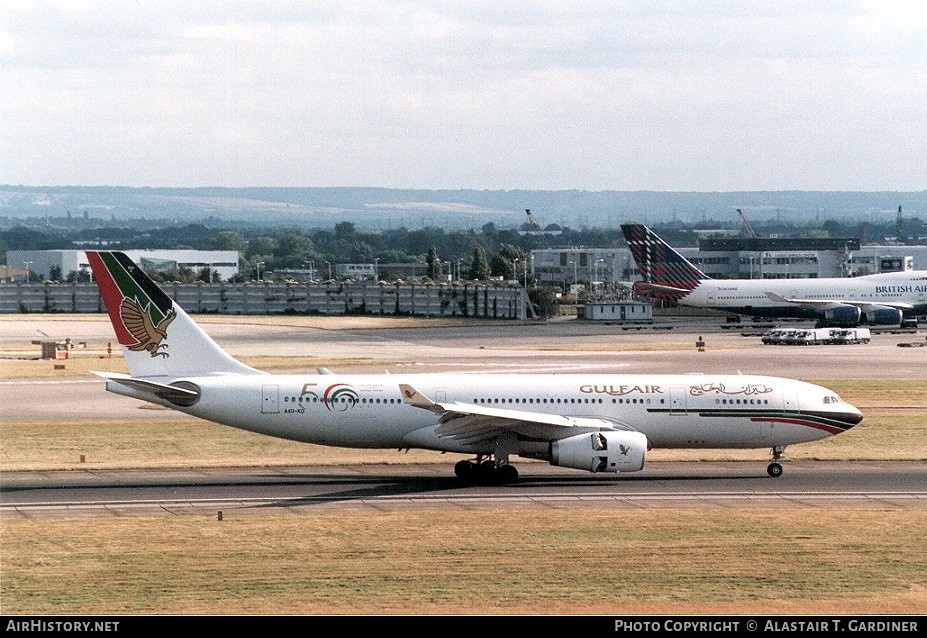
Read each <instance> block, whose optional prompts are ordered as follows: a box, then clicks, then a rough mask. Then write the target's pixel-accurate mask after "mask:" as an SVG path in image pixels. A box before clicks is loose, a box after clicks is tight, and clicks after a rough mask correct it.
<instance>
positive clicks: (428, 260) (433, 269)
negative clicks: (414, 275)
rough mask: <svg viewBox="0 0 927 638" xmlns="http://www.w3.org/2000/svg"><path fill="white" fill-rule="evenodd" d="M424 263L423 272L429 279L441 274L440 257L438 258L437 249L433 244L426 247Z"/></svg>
mask: <svg viewBox="0 0 927 638" xmlns="http://www.w3.org/2000/svg"><path fill="white" fill-rule="evenodd" d="M425 265H426V268H425V272H426V274H427V276H428V278H429V279H432V280H434V279H437V278H438V277H440V276H441V259H440V258H438V251H437V249H436V248H435V247H434V246H432V247H431V248H429V249H428V255H427V256H426V257H425Z"/></svg>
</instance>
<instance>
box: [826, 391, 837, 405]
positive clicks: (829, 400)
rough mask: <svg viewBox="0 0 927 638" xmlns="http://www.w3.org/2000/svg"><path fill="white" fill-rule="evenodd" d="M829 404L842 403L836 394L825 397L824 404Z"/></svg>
mask: <svg viewBox="0 0 927 638" xmlns="http://www.w3.org/2000/svg"><path fill="white" fill-rule="evenodd" d="M829 403H840V397H838V396H837V395H835V394H825V395H824V404H825V405H826V404H829Z"/></svg>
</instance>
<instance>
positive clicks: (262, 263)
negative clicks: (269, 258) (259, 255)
mask: <svg viewBox="0 0 927 638" xmlns="http://www.w3.org/2000/svg"><path fill="white" fill-rule="evenodd" d="M255 265H256V266H257V278H258V281H264V280H263V279H262V278H261V266H263V265H264V262H263V261H259V262H258V263H257V264H255Z"/></svg>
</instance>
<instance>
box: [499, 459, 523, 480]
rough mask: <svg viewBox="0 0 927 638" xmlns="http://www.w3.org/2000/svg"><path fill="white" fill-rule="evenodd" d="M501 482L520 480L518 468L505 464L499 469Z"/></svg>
mask: <svg viewBox="0 0 927 638" xmlns="http://www.w3.org/2000/svg"><path fill="white" fill-rule="evenodd" d="M498 474H499V482H500V483H514V482H515V481H517V480H518V468H516V467H515V466H514V465H508V464H506V465H503V466H501V467H499V469H498Z"/></svg>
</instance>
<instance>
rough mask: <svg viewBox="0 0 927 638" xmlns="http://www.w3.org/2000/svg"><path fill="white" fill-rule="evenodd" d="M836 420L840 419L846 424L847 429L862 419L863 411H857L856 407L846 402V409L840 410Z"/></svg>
mask: <svg viewBox="0 0 927 638" xmlns="http://www.w3.org/2000/svg"><path fill="white" fill-rule="evenodd" d="M835 416H836V417H837V420H839V421H842V422H844V423H846V424H847V429H849V428H851V427H853V426H854V425H857V424H858V423H859V422H860V421H862V420H863V413H862V412H860V411H859V409H858V408H856V407H854V406H852V405H850V404H846V409H845V410H841V412H840V413H839V414H837V415H835Z"/></svg>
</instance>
